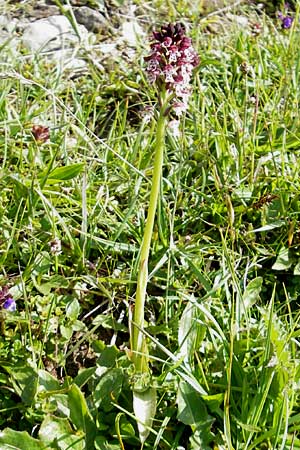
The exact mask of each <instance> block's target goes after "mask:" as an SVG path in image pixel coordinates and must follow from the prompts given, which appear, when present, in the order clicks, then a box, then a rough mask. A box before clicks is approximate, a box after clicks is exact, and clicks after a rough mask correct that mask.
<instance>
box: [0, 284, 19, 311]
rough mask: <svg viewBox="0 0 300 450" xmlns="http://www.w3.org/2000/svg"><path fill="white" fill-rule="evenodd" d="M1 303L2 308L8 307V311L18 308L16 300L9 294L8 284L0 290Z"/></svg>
mask: <svg viewBox="0 0 300 450" xmlns="http://www.w3.org/2000/svg"><path fill="white" fill-rule="evenodd" d="M0 305H1V306H2V308H4V309H6V311H15V310H16V302H15V300H14V299H13V298H12V296H11V295H10V294H9V292H8V288H7V286H4V287H3V288H2V289H1V290H0Z"/></svg>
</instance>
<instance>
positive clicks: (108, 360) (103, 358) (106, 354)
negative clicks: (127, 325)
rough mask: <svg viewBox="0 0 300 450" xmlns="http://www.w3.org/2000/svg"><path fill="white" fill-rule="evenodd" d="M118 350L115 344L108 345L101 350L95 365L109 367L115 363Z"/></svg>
mask: <svg viewBox="0 0 300 450" xmlns="http://www.w3.org/2000/svg"><path fill="white" fill-rule="evenodd" d="M118 355H119V350H118V349H117V347H116V346H115V345H108V346H107V347H105V348H104V349H103V350H102V351H101V355H100V357H99V359H98V361H97V365H98V366H101V367H107V368H111V367H114V366H115V365H116V359H117V356H118Z"/></svg>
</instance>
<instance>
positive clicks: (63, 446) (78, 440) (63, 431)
mask: <svg viewBox="0 0 300 450" xmlns="http://www.w3.org/2000/svg"><path fill="white" fill-rule="evenodd" d="M39 437H40V439H41V441H42V442H43V443H44V444H45V445H47V448H48V447H49V446H51V447H54V448H56V449H59V450H67V449H70V448H72V449H73V450H84V449H85V441H84V435H82V437H81V436H80V435H78V434H75V433H74V431H73V430H72V427H71V425H70V423H69V421H68V419H63V418H61V417H55V416H50V415H48V416H46V417H45V419H44V420H43V422H42V424H41V427H40V430H39Z"/></svg>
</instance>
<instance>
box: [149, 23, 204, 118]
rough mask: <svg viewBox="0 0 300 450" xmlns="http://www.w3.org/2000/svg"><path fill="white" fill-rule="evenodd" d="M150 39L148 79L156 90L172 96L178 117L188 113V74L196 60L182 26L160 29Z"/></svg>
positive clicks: (170, 25) (194, 65)
mask: <svg viewBox="0 0 300 450" xmlns="http://www.w3.org/2000/svg"><path fill="white" fill-rule="evenodd" d="M153 38H154V42H152V43H151V45H150V48H151V51H152V53H151V54H150V55H149V56H147V57H146V58H145V61H147V69H146V70H147V74H148V78H149V81H150V82H151V83H156V84H157V87H158V89H159V90H166V91H167V93H168V94H169V95H172V98H173V105H172V106H173V108H174V112H175V114H176V115H177V116H178V117H179V116H180V115H181V114H182V112H184V111H186V109H187V102H188V98H189V96H190V87H189V83H190V79H191V74H192V70H193V68H194V67H196V66H198V64H199V56H198V55H197V53H196V51H195V50H194V48H193V46H192V40H191V39H190V38H188V37H187V36H185V27H184V25H183V24H181V23H176V24H175V25H173V24H169V25H164V26H162V27H161V30H160V31H154V32H153Z"/></svg>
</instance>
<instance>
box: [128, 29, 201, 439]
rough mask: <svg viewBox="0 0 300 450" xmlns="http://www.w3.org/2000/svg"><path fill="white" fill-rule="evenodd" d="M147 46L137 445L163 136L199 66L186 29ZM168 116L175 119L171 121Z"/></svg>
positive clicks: (144, 413)
mask: <svg viewBox="0 0 300 450" xmlns="http://www.w3.org/2000/svg"><path fill="white" fill-rule="evenodd" d="M150 48H151V53H150V55H149V56H147V57H146V58H145V60H146V62H147V68H146V71H147V75H148V79H149V82H150V83H152V84H154V85H155V87H156V92H157V98H158V109H157V126H156V138H155V147H154V148H155V156H154V166H153V177H152V186H151V192H150V200H149V207H148V216H147V219H146V223H145V230H144V236H143V240H142V245H141V249H140V260H139V269H138V279H137V289H136V300H135V307H134V314H133V324H132V335H131V355H132V361H133V364H134V373H135V377H134V380H135V381H134V385H133V406H134V412H135V416H136V417H137V419H138V428H139V434H140V440H141V442H142V447H143V444H144V442H145V440H146V439H147V437H148V435H149V431H150V428H151V425H152V420H153V416H154V415H155V411H156V390H155V387H154V386H152V383H151V373H150V368H149V363H148V351H147V344H146V338H145V333H144V310H145V299H146V291H147V282H148V259H149V253H150V247H151V238H152V233H153V226H154V221H155V215H156V208H157V202H158V197H159V190H160V183H161V176H162V168H163V156H164V144H165V133H166V128H167V126H168V124H169V125H170V124H171V125H172V126H173V128H174V127H175V129H176V128H178V125H179V120H180V117H181V116H182V114H183V113H184V112H185V111H186V110H187V107H188V99H189V96H190V94H191V87H190V80H191V75H192V71H193V69H194V68H195V67H196V66H197V65H198V64H199V57H198V55H197V53H196V51H195V50H194V48H193V46H192V41H191V39H190V38H189V37H187V36H186V35H185V27H184V25H183V24H181V23H176V24H169V25H164V26H162V27H161V30H160V31H154V32H153V40H152V42H151V44H150ZM172 115H174V116H175V118H172V119H171V120H170V118H171V116H172Z"/></svg>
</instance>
